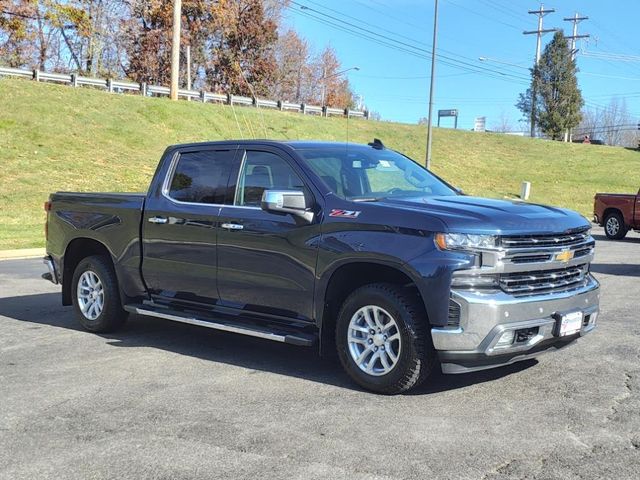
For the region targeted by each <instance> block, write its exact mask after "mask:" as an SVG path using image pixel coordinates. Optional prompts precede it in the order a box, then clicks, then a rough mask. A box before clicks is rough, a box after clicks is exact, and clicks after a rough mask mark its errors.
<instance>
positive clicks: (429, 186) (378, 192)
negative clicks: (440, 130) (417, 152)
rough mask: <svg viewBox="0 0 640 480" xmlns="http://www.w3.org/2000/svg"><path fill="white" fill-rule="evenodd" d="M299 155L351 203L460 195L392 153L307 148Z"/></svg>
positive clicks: (361, 149)
mask: <svg viewBox="0 0 640 480" xmlns="http://www.w3.org/2000/svg"><path fill="white" fill-rule="evenodd" d="M298 153H299V154H300V155H302V156H303V157H304V159H305V160H306V161H307V163H308V164H309V166H310V167H311V169H312V170H313V171H314V172H315V173H316V174H317V175H318V176H319V177H320V178H321V179H322V180H323V181H324V182H325V183H326V185H327V186H328V187H329V188H330V189H331V190H332V191H333V192H334V193H335V194H336V195H338V196H340V197H342V198H344V199H347V200H354V201H375V200H379V199H382V198H402V197H412V196H442V195H457V193H456V191H455V190H454V189H452V188H451V187H450V186H448V185H447V184H446V183H444V182H443V181H442V180H440V179H438V178H437V177H436V176H435V175H433V174H431V173H430V172H429V171H428V170H427V169H425V168H424V167H422V166H421V165H418V164H417V163H416V162H414V161H413V160H411V159H409V158H407V157H405V156H404V155H400V154H399V153H397V152H394V151H392V150H382V149H375V148H372V147H364V146H360V145H358V146H355V145H354V146H349V147H348V148H347V147H344V146H328V147H315V148H303V149H298Z"/></svg>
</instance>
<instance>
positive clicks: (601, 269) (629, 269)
mask: <svg viewBox="0 0 640 480" xmlns="http://www.w3.org/2000/svg"><path fill="white" fill-rule="evenodd" d="M590 270H591V272H593V273H603V274H605V275H616V276H620V277H640V265H637V264H633V263H592V264H591V269H590Z"/></svg>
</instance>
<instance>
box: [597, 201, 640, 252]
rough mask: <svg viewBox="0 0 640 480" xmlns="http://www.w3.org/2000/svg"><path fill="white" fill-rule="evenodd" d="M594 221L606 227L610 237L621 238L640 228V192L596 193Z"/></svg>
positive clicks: (605, 230) (605, 231) (605, 229)
mask: <svg viewBox="0 0 640 480" xmlns="http://www.w3.org/2000/svg"><path fill="white" fill-rule="evenodd" d="M593 221H594V222H595V223H597V224H599V225H602V226H603V227H604V233H605V234H606V235H607V237H608V238H611V239H614V240H620V239H622V238H624V237H625V235H626V234H627V232H628V231H629V230H639V229H640V192H638V193H636V194H633V193H632V194H619V193H596V196H595V199H594V202H593Z"/></svg>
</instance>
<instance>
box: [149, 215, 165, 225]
mask: <svg viewBox="0 0 640 480" xmlns="http://www.w3.org/2000/svg"><path fill="white" fill-rule="evenodd" d="M168 222H169V219H168V218H164V217H149V223H158V224H161V225H162V224H164V223H168Z"/></svg>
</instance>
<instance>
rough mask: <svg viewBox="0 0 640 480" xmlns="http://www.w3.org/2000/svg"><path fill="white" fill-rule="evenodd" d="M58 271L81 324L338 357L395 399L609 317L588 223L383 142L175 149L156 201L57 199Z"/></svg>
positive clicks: (358, 377) (562, 340) (53, 254)
mask: <svg viewBox="0 0 640 480" xmlns="http://www.w3.org/2000/svg"><path fill="white" fill-rule="evenodd" d="M45 208H46V210H47V212H48V215H47V230H48V237H47V256H46V258H45V263H46V264H47V266H48V269H49V272H48V273H46V274H45V277H46V278H48V279H49V280H51V281H53V282H54V283H56V284H61V286H62V302H63V304H64V305H73V306H74V309H75V312H76V315H77V317H78V319H79V320H80V322H81V323H82V324H83V325H84V327H85V328H86V329H88V330H90V331H94V332H105V331H109V330H113V329H115V328H118V327H120V326H121V325H122V324H123V322H124V321H125V319H126V318H127V314H128V313H136V314H139V315H148V316H153V317H158V318H162V319H168V320H173V321H178V322H185V323H190V324H195V325H201V326H203V327H209V328H212V329H218V330H224V331H228V332H235V333H239V334H245V335H252V336H255V337H260V338H264V339H268V340H273V341H277V342H285V343H291V344H295V345H303V346H318V347H319V349H320V351H321V352H323V353H331V352H335V351H337V354H338V356H339V358H340V361H341V363H342V365H343V366H344V368H345V370H346V371H347V372H348V374H349V375H350V376H351V377H352V378H353V380H354V381H355V382H357V383H358V384H359V385H361V386H363V387H365V388H367V389H370V390H373V391H376V392H382V393H398V392H402V391H405V390H407V389H409V388H412V387H414V386H416V385H418V384H420V383H421V382H422V381H423V380H425V379H426V378H427V377H428V375H429V373H430V372H431V371H432V370H433V368H434V367H436V366H438V367H440V368H442V370H443V371H444V372H445V373H461V372H469V371H474V370H480V369H486V368H492V367H497V366H500V365H507V364H510V363H513V362H515V361H519V360H523V359H526V358H531V357H533V356H536V355H538V354H540V353H542V352H545V351H548V350H555V349H559V348H561V347H563V346H565V345H567V344H569V343H571V342H573V341H574V340H575V339H576V338H578V337H580V336H581V335H584V334H585V333H587V332H589V331H591V330H592V329H593V328H594V327H595V325H596V319H597V315H598V303H599V285H598V282H597V281H596V280H595V279H594V278H593V277H592V275H591V274H590V272H589V265H590V262H591V260H592V259H593V254H594V240H593V238H592V237H591V235H590V230H589V222H588V221H587V220H586V219H585V218H584V217H582V216H581V215H579V214H577V213H575V212H571V211H568V210H563V209H559V208H553V207H547V206H541V205H533V204H529V203H524V202H512V201H503V200H490V199H483V198H475V197H470V196H466V195H463V194H461V192H459V191H457V190H456V189H454V188H453V187H451V186H450V185H449V184H447V183H446V182H445V181H443V180H441V179H439V178H438V177H436V176H435V175H433V174H432V173H430V172H429V171H427V170H425V169H424V168H423V167H421V166H420V165H418V164H417V163H415V162H413V161H412V160H410V159H409V158H407V157H406V156H404V155H401V154H399V153H397V152H395V151H393V150H390V149H388V148H386V147H385V146H384V145H383V144H382V143H381V142H380V141H379V140H376V141H374V142H372V143H370V144H369V145H354V144H334V143H321V142H273V141H228V142H214V143H202V144H192V145H179V146H173V147H169V148H168V149H167V150H166V152H165V153H164V155H163V157H162V159H161V161H160V164H159V165H158V169H157V171H156V173H155V176H154V178H153V181H152V182H151V185H150V187H149V191H148V192H147V193H146V194H115V193H54V194H52V195H51V197H50V199H49V201H48V202H47V203H46V205H45Z"/></svg>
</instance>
